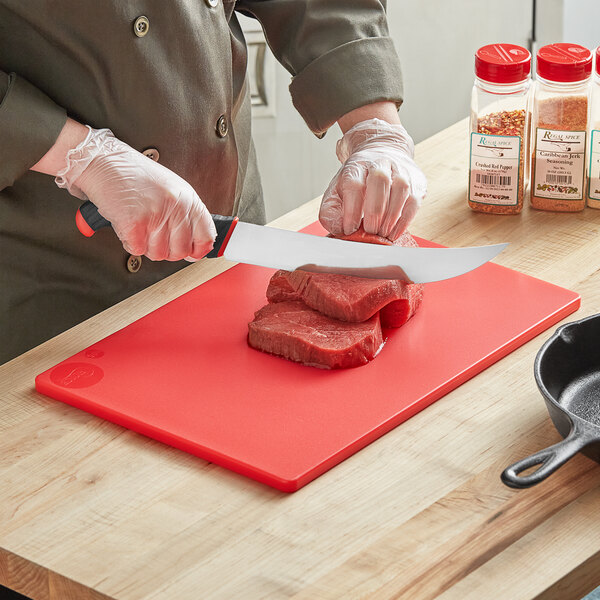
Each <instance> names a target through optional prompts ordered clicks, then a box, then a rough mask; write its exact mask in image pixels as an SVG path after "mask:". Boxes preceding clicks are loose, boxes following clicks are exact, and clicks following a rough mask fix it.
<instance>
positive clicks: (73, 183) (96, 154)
mask: <svg viewBox="0 0 600 600" xmlns="http://www.w3.org/2000/svg"><path fill="white" fill-rule="evenodd" d="M89 130H90V131H89V133H88V135H87V137H86V139H85V140H84V141H83V142H82V143H81V144H79V146H77V147H76V148H74V149H73V150H70V151H69V152H68V154H67V157H66V159H67V166H66V167H65V169H63V170H62V171H60V172H59V173H58V174H57V176H56V179H55V181H56V184H57V185H58V186H59V187H63V188H66V189H67V190H68V191H69V192H70V193H71V194H72V195H73V196H76V197H77V198H81V199H89V200H90V201H91V202H93V203H94V204H95V205H96V207H97V208H98V211H99V212H100V214H101V215H102V216H103V217H104V218H105V219H107V220H109V221H110V222H111V225H112V227H113V229H114V230H115V233H116V234H117V236H118V237H119V239H120V240H121V242H122V244H123V247H124V248H125V250H126V251H127V252H129V253H131V254H135V255H145V256H147V257H148V258H150V259H151V260H171V261H175V260H181V259H183V258H185V259H186V260H190V261H193V260H197V259H199V258H202V257H203V256H205V255H206V254H208V252H210V250H211V249H212V247H213V242H214V240H215V237H216V230H215V226H214V223H213V220H212V218H211V216H210V213H209V212H208V209H207V208H206V206H204V204H203V203H202V201H201V200H200V198H199V197H198V195H197V194H196V192H195V191H194V189H193V188H192V186H191V185H190V184H189V183H187V182H186V181H185V180H184V179H182V178H181V177H179V175H176V174H175V173H173V171H171V170H169V169H167V168H166V167H164V166H163V165H160V164H158V163H157V162H154V161H153V160H151V159H149V158H148V157H146V156H144V155H143V154H142V153H141V152H138V151H137V150H134V149H133V148H131V147H130V146H128V145H127V144H125V143H124V142H122V141H121V140H119V139H117V138H116V137H115V136H114V135H113V133H112V131H110V130H109V129H92V128H91V127H89Z"/></svg>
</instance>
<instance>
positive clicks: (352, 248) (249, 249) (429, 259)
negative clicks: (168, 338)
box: [76, 200, 508, 283]
mask: <svg viewBox="0 0 600 600" xmlns="http://www.w3.org/2000/svg"><path fill="white" fill-rule="evenodd" d="M212 218H213V221H214V223H215V227H216V229H217V238H216V240H215V243H214V247H213V249H212V250H211V252H210V253H209V254H207V257H208V258H214V257H216V256H224V257H225V258H226V259H227V260H231V261H234V262H242V263H246V264H250V265H258V266H261V267H270V268H273V269H285V270H286V271H294V270H296V269H302V270H304V271H311V272H314V273H336V274H340V275H353V276H355V277H365V278H369V279H403V280H405V281H408V282H412V283H429V282H431V281H441V280H443V279H450V278H452V277H456V276H458V275H462V274H464V273H468V272H469V271H472V270H473V269H476V268H477V267H480V266H481V265H483V264H484V263H486V262H488V261H489V260H491V259H492V258H494V257H495V256H497V255H498V254H499V253H500V252H502V250H504V248H506V246H507V245H508V244H494V245H491V246H471V247H467V248H407V247H404V246H381V245H377V244H361V243H356V242H350V241H347V240H338V239H335V238H330V237H322V236H318V235H311V234H307V233H299V232H296V231H287V230H284V229H277V228H275V227H266V226H263V225H254V224H252V223H244V222H242V221H239V220H238V218H237V217H225V216H221V215H212ZM76 223H77V228H78V229H79V231H81V233H82V234H83V235H85V236H87V237H90V236H92V235H94V233H95V232H96V231H97V230H98V229H100V228H102V227H107V226H109V225H110V222H109V221H107V220H106V219H105V218H104V217H102V215H100V213H99V212H98V209H97V208H96V206H95V205H94V204H93V203H92V202H90V201H89V200H87V201H86V202H84V203H83V204H82V205H81V207H80V208H79V210H78V211H77V216H76Z"/></svg>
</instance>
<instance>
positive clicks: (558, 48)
mask: <svg viewBox="0 0 600 600" xmlns="http://www.w3.org/2000/svg"><path fill="white" fill-rule="evenodd" d="M536 72H537V81H536V84H535V88H534V97H533V114H532V119H531V133H532V140H531V145H532V157H531V170H532V177H531V205H532V206H533V207H534V208H538V209H541V210H554V211H561V212H574V211H578V210H583V208H584V207H585V197H584V189H585V188H584V186H585V146H586V130H587V124H588V104H589V102H588V100H589V92H590V76H591V72H592V53H591V52H590V51H589V50H588V49H587V48H584V47H583V46H579V45H577V44H550V45H548V46H543V47H542V48H540V49H539V51H538V53H537V69H536Z"/></svg>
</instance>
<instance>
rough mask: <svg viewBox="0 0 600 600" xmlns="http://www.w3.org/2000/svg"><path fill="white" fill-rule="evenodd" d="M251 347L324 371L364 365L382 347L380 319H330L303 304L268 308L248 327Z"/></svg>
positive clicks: (279, 305)
mask: <svg viewBox="0 0 600 600" xmlns="http://www.w3.org/2000/svg"><path fill="white" fill-rule="evenodd" d="M248 343H249V344H250V346H252V347H253V348H256V349H257V350H262V351H263V352H269V353H271V354H276V355H277V356H282V357H284V358H287V359H288V360H293V361H296V362H300V363H303V364H305V365H308V366H313V367H321V368H324V369H344V368H348V367H357V366H359V365H364V364H366V363H367V362H369V361H370V360H372V359H373V358H374V357H375V356H376V355H377V353H378V352H379V351H380V349H381V347H382V346H383V336H382V333H381V325H380V323H379V315H377V314H376V315H374V316H373V317H371V318H370V319H368V320H366V321H364V322H362V323H348V322H344V321H338V320H336V319H331V318H330V317H327V316H325V315H323V314H321V313H319V312H317V311H316V310H312V309H311V308H309V307H308V306H306V304H304V302H301V301H298V300H291V301H290V300H286V301H283V302H277V303H275V304H267V305H266V306H263V307H262V308H261V309H260V310H258V311H257V312H256V314H255V316H254V320H253V321H252V322H251V323H249V325H248Z"/></svg>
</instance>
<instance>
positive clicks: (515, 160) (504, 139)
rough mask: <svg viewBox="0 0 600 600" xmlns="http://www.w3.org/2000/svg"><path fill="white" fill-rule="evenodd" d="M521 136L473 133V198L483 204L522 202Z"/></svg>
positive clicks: (470, 171)
mask: <svg viewBox="0 0 600 600" xmlns="http://www.w3.org/2000/svg"><path fill="white" fill-rule="evenodd" d="M520 153H521V138H520V137H519V136H509V135H489V134H484V133H476V132H473V133H471V158H470V170H469V200H470V201H471V202H478V203H479V204H496V205H498V204H501V205H503V206H514V205H516V204H517V203H518V191H519V158H520V155H521V154H520Z"/></svg>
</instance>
